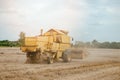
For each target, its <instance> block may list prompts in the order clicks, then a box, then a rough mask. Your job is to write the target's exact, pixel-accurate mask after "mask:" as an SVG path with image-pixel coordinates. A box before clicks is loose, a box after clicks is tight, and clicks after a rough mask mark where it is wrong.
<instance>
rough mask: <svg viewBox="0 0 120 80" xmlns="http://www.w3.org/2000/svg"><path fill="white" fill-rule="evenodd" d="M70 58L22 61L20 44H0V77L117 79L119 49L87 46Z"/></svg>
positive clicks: (1, 79)
mask: <svg viewBox="0 0 120 80" xmlns="http://www.w3.org/2000/svg"><path fill="white" fill-rule="evenodd" d="M88 51H89V56H88V57H87V58H85V59H83V60H81V59H73V60H72V62H69V63H64V62H62V61H59V62H57V63H53V64H25V63H24V62H25V59H26V57H25V54H24V53H22V52H21V51H20V50H19V48H0V80H120V49H88Z"/></svg>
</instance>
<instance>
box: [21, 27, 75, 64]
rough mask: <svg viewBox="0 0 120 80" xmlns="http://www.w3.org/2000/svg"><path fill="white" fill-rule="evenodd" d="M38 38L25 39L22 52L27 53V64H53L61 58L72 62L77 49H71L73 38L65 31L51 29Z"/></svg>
mask: <svg viewBox="0 0 120 80" xmlns="http://www.w3.org/2000/svg"><path fill="white" fill-rule="evenodd" d="M42 31H43V30H41V35H39V36H36V37H25V38H24V42H23V43H24V44H23V45H22V46H21V50H22V51H23V52H25V53H26V57H27V60H26V63H43V62H47V63H49V64H50V63H53V62H56V61H58V60H59V59H60V58H62V59H63V61H64V62H69V61H71V58H72V56H74V55H73V54H74V51H76V50H75V49H71V42H70V41H71V38H70V37H69V36H68V32H67V31H64V30H56V29H50V30H49V31H47V32H46V33H44V34H42Z"/></svg>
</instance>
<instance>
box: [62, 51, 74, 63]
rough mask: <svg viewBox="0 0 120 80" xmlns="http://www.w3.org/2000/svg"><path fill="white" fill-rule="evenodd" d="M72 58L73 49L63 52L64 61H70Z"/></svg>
mask: <svg viewBox="0 0 120 80" xmlns="http://www.w3.org/2000/svg"><path fill="white" fill-rule="evenodd" d="M71 60H72V58H71V50H69V49H68V50H66V51H65V52H64V53H63V61H64V62H70V61H71Z"/></svg>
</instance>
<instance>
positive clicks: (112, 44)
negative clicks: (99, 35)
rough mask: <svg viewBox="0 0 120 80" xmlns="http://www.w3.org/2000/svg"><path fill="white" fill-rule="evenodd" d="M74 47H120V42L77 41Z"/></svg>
mask: <svg viewBox="0 0 120 80" xmlns="http://www.w3.org/2000/svg"><path fill="white" fill-rule="evenodd" d="M73 46H74V47H88V48H109V49H120V42H108V41H107V42H98V41H97V40H93V41H91V42H82V41H76V42H75V44H74V45H73Z"/></svg>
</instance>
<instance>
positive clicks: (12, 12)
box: [0, 0, 120, 42]
mask: <svg viewBox="0 0 120 80" xmlns="http://www.w3.org/2000/svg"><path fill="white" fill-rule="evenodd" d="M51 28H55V29H63V30H67V31H69V35H70V36H72V37H73V38H74V40H75V41H78V40H79V41H92V40H94V39H96V40H98V41H102V42H103V41H118V42H119V41H120V0H0V40H6V39H8V40H18V39H19V34H20V32H25V33H26V36H35V35H38V34H40V29H43V30H44V32H46V31H47V30H49V29H51Z"/></svg>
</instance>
